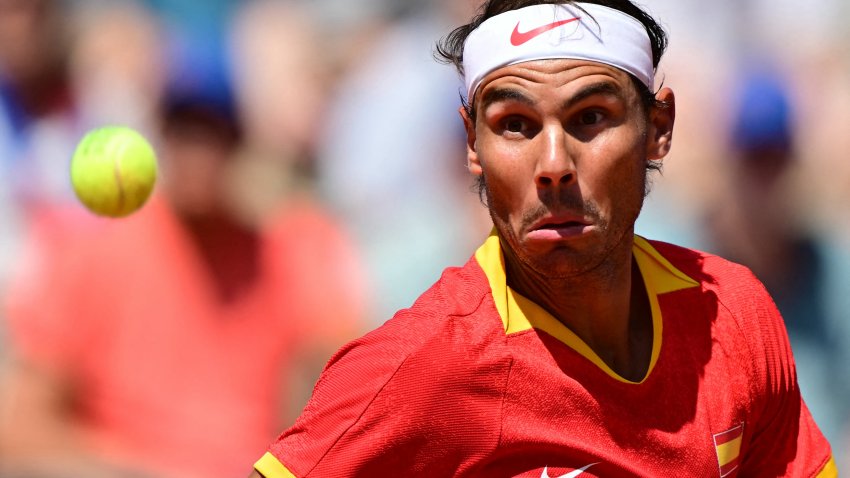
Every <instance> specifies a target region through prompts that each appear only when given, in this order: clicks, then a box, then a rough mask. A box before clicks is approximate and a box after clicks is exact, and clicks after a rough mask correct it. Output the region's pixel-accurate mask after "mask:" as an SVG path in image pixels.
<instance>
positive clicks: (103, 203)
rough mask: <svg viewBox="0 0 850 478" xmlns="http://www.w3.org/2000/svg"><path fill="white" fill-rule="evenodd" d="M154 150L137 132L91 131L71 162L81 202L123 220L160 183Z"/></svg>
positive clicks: (116, 128)
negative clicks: (157, 182) (157, 178)
mask: <svg viewBox="0 0 850 478" xmlns="http://www.w3.org/2000/svg"><path fill="white" fill-rule="evenodd" d="M156 176H157V164H156V153H155V152H154V149H153V147H152V146H151V145H150V143H149V142H148V141H147V140H146V139H145V137H144V136H142V135H141V134H139V133H138V132H136V131H135V130H133V129H130V128H127V127H124V126H105V127H102V128H97V129H94V130H91V131H89V132H88V133H86V135H85V136H83V139H82V140H80V144H79V145H78V146H77V149H76V150H75V151H74V156H73V158H72V159H71V184H73V186H74V192H75V193H77V197H78V198H79V199H80V201H81V202H82V203H83V204H84V205H85V206H86V207H87V208H88V209H89V210H90V211H92V212H94V213H95V214H99V215H101V216H109V217H123V216H127V215H128V214H132V213H133V212H135V211H136V210H138V209H139V208H140V207H142V205H143V204H144V203H145V201H147V199H148V197H149V196H150V194H151V191H153V187H154V184H155V183H156Z"/></svg>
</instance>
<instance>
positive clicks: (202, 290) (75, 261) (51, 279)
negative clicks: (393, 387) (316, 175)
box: [0, 38, 366, 478]
mask: <svg viewBox="0 0 850 478" xmlns="http://www.w3.org/2000/svg"><path fill="white" fill-rule="evenodd" d="M184 40H186V41H188V42H189V43H187V44H182V46H181V49H180V50H178V51H176V52H173V53H176V54H177V56H176V57H175V58H174V60H175V61H174V62H172V66H179V67H180V68H179V69H175V70H172V75H171V80H170V81H169V83H168V89H167V92H166V95H165V101H163V107H162V117H161V121H162V122H161V126H162V128H161V133H162V134H161V137H160V141H157V145H158V147H157V149H158V151H159V153H160V159H161V166H162V168H161V169H162V177H161V183H160V185H159V186H158V189H157V191H156V193H155V196H154V197H153V198H152V199H151V201H150V202H149V204H147V205H146V206H145V207H144V208H143V209H142V210H141V211H140V212H138V213H136V214H135V215H133V216H131V217H129V218H126V219H122V220H119V221H107V220H102V221H100V220H98V221H95V220H93V219H91V218H89V217H88V216H86V215H84V213H82V212H81V211H80V209H79V208H75V209H73V210H72V211H67V212H66V211H64V210H63V211H62V212H60V213H56V215H61V216H62V217H63V218H66V219H65V221H69V222H76V221H78V220H82V221H87V222H88V227H86V228H84V229H83V230H81V231H79V232H77V233H76V234H74V235H72V236H63V239H62V240H60V241H57V240H55V237H56V234H57V229H56V227H54V225H55V224H56V223H55V222H53V221H48V222H45V223H44V225H43V226H42V227H39V228H37V229H35V230H34V233H33V235H32V236H31V237H29V238H28V241H29V242H28V245H29V246H30V249H31V254H30V255H29V256H28V260H25V261H22V263H21V273H20V275H18V276H17V280H16V281H15V283H14V287H13V290H12V291H11V293H10V294H9V296H8V297H6V299H7V302H8V307H7V315H8V330H9V341H10V351H11V359H10V361H9V363H8V366H9V370H7V371H6V372H5V373H3V374H2V375H0V376H2V377H4V378H5V381H4V383H3V384H2V386H0V463H2V464H3V466H6V467H9V466H11V465H13V464H17V465H16V466H17V467H18V468H19V470H29V471H26V472H21V473H22V475H21V476H51V477H54V476H55V477H60V476H61V477H65V476H67V477H71V476H74V477H80V476H86V477H92V476H109V477H127V476H135V475H133V474H132V473H139V476H153V477H181V478H183V477H232V476H238V475H239V474H241V473H243V470H244V469H245V464H246V463H250V462H251V461H252V460H253V459H254V458H255V454H256V450H258V449H263V448H264V447H265V446H266V444H267V443H268V442H270V441H271V440H272V439H273V438H274V435H275V434H276V433H277V431H278V430H280V429H281V428H285V427H286V424H287V423H290V422H291V420H292V418H294V416H295V415H297V414H298V412H299V411H300V408H301V406H303V404H304V403H305V401H306V398H307V396H308V395H309V389H310V387H311V386H312V383H313V382H314V381H315V379H316V377H318V372H319V370H320V368H321V366H322V365H324V363H325V361H326V360H327V358H328V357H329V356H330V354H331V353H332V352H333V351H334V350H336V348H338V347H339V346H341V345H342V343H343V342H344V341H345V340H347V339H349V338H351V337H353V336H354V335H356V334H357V333H360V332H361V330H360V327H361V325H360V321H361V319H362V316H363V314H364V310H365V308H366V303H365V293H364V291H363V288H362V287H363V281H362V277H361V271H360V268H359V265H358V261H357V258H356V254H355V250H354V249H353V247H352V246H351V244H350V243H349V242H348V240H347V238H346V236H345V234H344V233H343V231H342V230H341V228H340V227H339V226H338V225H337V224H336V223H335V222H334V220H333V218H332V217H330V216H329V215H328V214H327V213H326V212H324V211H323V209H322V208H321V207H320V206H319V205H318V204H317V203H316V202H315V201H313V200H311V199H310V198H309V196H308V195H305V194H299V195H297V196H295V197H289V198H286V200H285V201H284V200H282V199H281V201H280V202H279V203H278V207H271V206H269V205H266V208H265V209H264V210H263V211H262V212H263V214H262V215H253V216H250V217H246V216H244V215H243V214H242V210H241V209H240V208H239V207H238V205H237V204H235V203H234V201H235V199H234V198H235V197H236V195H234V192H233V185H232V183H231V175H232V172H233V171H232V169H231V168H232V167H233V165H234V164H236V163H234V158H236V157H238V156H239V154H238V153H239V152H240V151H242V149H243V147H244V142H243V138H245V137H251V136H252V134H253V133H246V132H245V130H244V128H243V124H242V123H241V122H240V121H239V110H238V105H236V104H234V102H233V97H232V96H231V91H230V90H229V87H228V85H229V82H228V79H227V78H226V77H225V76H222V75H223V74H226V73H227V69H226V68H224V67H222V66H221V65H220V64H218V63H215V62H213V63H207V62H206V60H202V61H196V60H198V57H197V56H194V55H193V52H196V51H197V50H195V49H194V48H193V47H194V46H195V45H194V44H191V42H192V41H193V39H191V38H190V39H188V40H187V39H185V38H184ZM195 80H197V81H195ZM292 113H294V114H298V113H299V112H297V111H293V112H292ZM28 466H33V467H36V466H37V467H38V468H37V469H36V468H27V467H28ZM0 470H2V471H0V474H3V473H13V471H11V470H6V469H3V468H2V467H0ZM32 470H37V471H32ZM129 470H133V471H129ZM26 473H32V474H26ZM3 476H6V475H3Z"/></svg>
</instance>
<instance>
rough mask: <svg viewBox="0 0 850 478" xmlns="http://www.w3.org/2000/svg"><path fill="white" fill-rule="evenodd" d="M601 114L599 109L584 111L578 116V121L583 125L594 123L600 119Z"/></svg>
mask: <svg viewBox="0 0 850 478" xmlns="http://www.w3.org/2000/svg"><path fill="white" fill-rule="evenodd" d="M602 118H603V115H602V113H600V112H599V111H585V112H584V113H582V114H581V116H579V123H581V124H582V125H585V126H590V125H594V124H596V123H599V122H600V121H602Z"/></svg>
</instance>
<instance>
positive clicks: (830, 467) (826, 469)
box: [816, 457, 838, 478]
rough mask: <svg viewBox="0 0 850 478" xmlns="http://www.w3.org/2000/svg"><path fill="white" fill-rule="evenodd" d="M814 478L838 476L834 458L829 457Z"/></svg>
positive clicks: (834, 477) (836, 477)
mask: <svg viewBox="0 0 850 478" xmlns="http://www.w3.org/2000/svg"><path fill="white" fill-rule="evenodd" d="M816 478H838V467H837V466H836V465H835V459H834V458H832V457H829V461H828V462H826V465H824V466H823V469H822V470H821V471H820V473H818V474H817V475H816Z"/></svg>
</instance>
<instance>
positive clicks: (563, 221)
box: [531, 215, 591, 231]
mask: <svg viewBox="0 0 850 478" xmlns="http://www.w3.org/2000/svg"><path fill="white" fill-rule="evenodd" d="M590 224H591V222H590V221H588V220H587V219H585V218H584V217H583V216H577V215H558V216H547V217H544V218H542V219H540V220H538V221H537V222H535V223H534V225H533V226H532V227H531V230H532V231H536V230H540V229H562V228H565V227H584V226H589V225H590Z"/></svg>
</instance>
